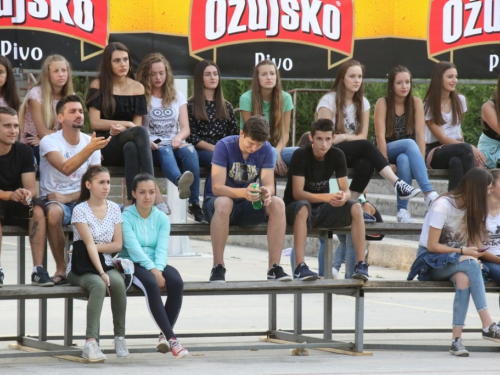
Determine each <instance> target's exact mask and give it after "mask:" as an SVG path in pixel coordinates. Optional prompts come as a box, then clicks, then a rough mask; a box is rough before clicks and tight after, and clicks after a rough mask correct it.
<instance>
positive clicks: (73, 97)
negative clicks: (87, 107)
mask: <svg viewBox="0 0 500 375" xmlns="http://www.w3.org/2000/svg"><path fill="white" fill-rule="evenodd" d="M74 102H78V103H80V104H82V99H81V98H80V97H79V96H78V95H68V96H65V97H64V98H62V99H61V100H59V101H58V102H57V105H56V113H57V114H61V115H63V114H64V106H65V105H66V104H67V103H74ZM82 105H83V104H82Z"/></svg>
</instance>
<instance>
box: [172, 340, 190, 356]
mask: <svg viewBox="0 0 500 375" xmlns="http://www.w3.org/2000/svg"><path fill="white" fill-rule="evenodd" d="M168 344H169V345H170V351H171V352H172V354H173V355H174V357H175V358H176V359H181V358H184V357H186V356H187V355H188V354H189V352H188V351H187V349H186V348H185V347H183V346H182V345H181V343H180V342H179V341H177V340H176V339H170V340H168Z"/></svg>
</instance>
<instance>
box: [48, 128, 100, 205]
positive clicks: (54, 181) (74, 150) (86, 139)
mask: <svg viewBox="0 0 500 375" xmlns="http://www.w3.org/2000/svg"><path fill="white" fill-rule="evenodd" d="M62 132H63V131H62V130H59V131H57V132H55V133H52V134H49V135H46V136H45V137H43V138H42V140H41V142H40V192H41V195H42V196H44V195H47V194H48V193H52V192H58V193H61V194H71V193H76V192H77V191H80V184H81V180H82V176H83V175H84V173H85V172H86V171H87V169H88V168H89V166H91V165H98V164H101V151H100V150H97V151H94V153H93V154H92V156H91V157H90V158H88V159H87V160H86V161H85V162H84V163H83V164H82V165H81V166H80V168H78V169H77V170H76V171H74V172H73V173H71V175H69V176H66V175H64V174H63V173H61V172H59V171H58V170H57V169H56V168H54V167H53V166H52V165H51V164H50V163H49V161H48V160H47V157H46V156H45V155H47V154H48V153H49V152H52V151H58V152H60V153H61V154H62V155H63V156H64V158H65V159H66V160H67V159H70V158H72V157H73V156H75V155H76V154H78V153H79V152H80V151H82V150H83V149H84V148H85V146H87V145H88V144H89V143H90V139H91V138H90V136H88V135H87V134H83V133H80V142H78V144H77V145H70V144H69V143H68V142H66V139H64V137H63V134H62Z"/></svg>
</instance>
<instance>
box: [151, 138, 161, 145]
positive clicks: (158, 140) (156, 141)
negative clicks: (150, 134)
mask: <svg viewBox="0 0 500 375" xmlns="http://www.w3.org/2000/svg"><path fill="white" fill-rule="evenodd" d="M153 142H154V143H156V144H160V143H161V139H160V138H158V139H155V140H154V141H153Z"/></svg>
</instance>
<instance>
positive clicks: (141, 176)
mask: <svg viewBox="0 0 500 375" xmlns="http://www.w3.org/2000/svg"><path fill="white" fill-rule="evenodd" d="M144 181H153V182H155V178H154V177H153V176H152V175H150V174H149V173H139V174H138V175H136V176H135V177H134V180H133V181H132V191H136V190H137V185H139V184H140V183H141V182H144ZM132 202H133V203H135V198H132Z"/></svg>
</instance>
